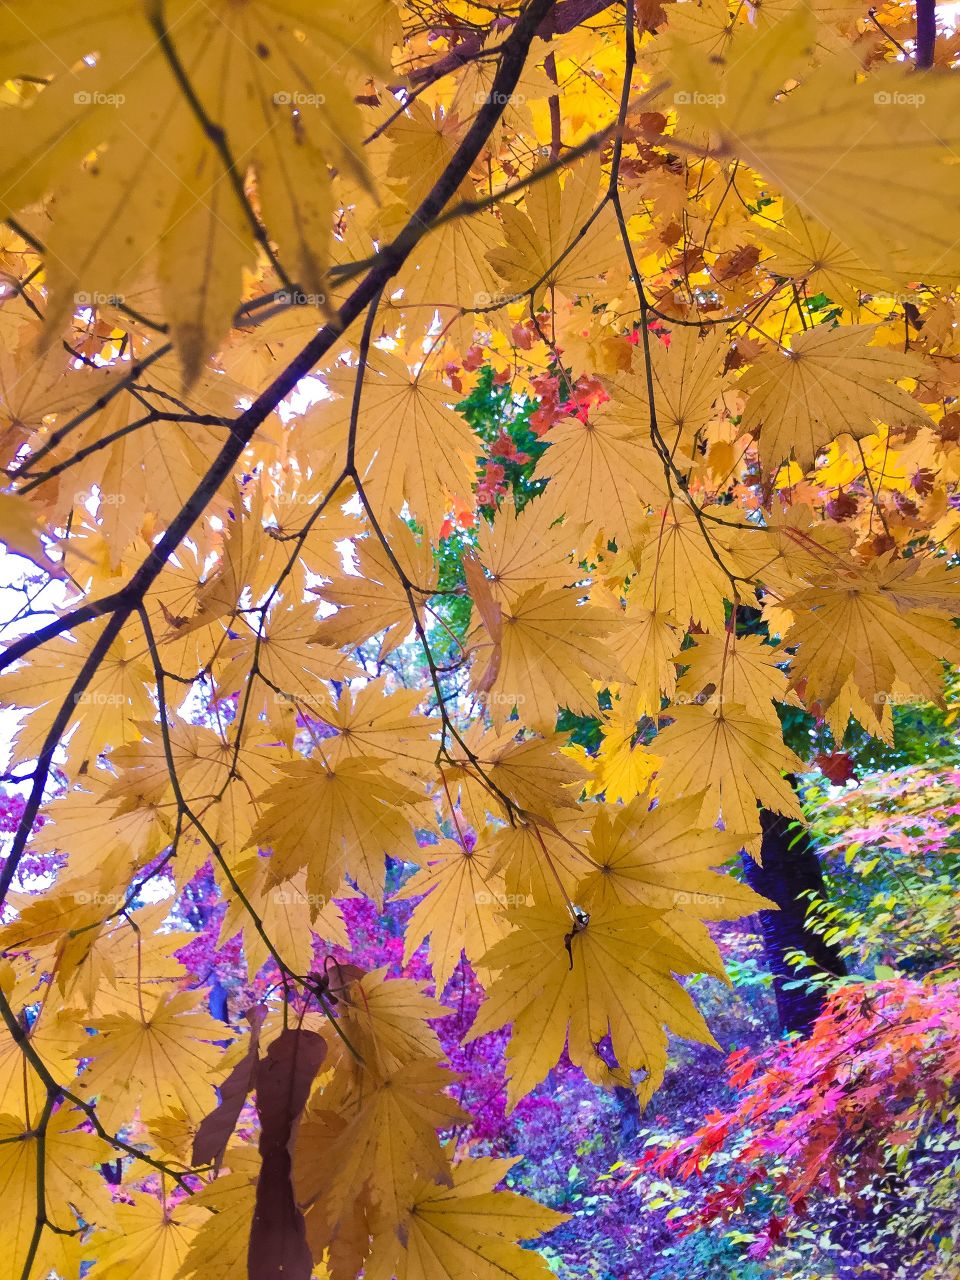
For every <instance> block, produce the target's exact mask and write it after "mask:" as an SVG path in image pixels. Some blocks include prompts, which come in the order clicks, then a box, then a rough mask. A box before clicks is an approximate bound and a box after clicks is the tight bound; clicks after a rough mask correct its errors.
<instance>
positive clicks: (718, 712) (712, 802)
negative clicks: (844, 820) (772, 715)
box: [656, 702, 803, 848]
mask: <svg viewBox="0 0 960 1280" xmlns="http://www.w3.org/2000/svg"><path fill="white" fill-rule="evenodd" d="M670 715H671V717H672V723H671V724H669V725H668V726H667V727H666V728H665V729H662V730H661V731H660V733H658V734H657V738H656V750H657V754H658V755H659V756H660V758H661V760H662V762H663V763H662V766H661V769H660V773H659V774H658V776H657V782H658V786H659V790H660V794H661V796H662V797H663V799H664V800H677V799H681V798H682V797H684V796H688V795H690V794H692V793H700V792H702V793H703V798H702V801H701V805H700V817H699V822H698V825H699V826H703V827H706V826H709V825H711V824H713V823H714V822H716V821H717V819H718V818H721V817H722V819H723V824H724V826H725V827H726V828H727V829H728V830H729V831H732V832H737V833H739V834H740V835H741V837H750V841H749V844H748V847H750V848H752V847H754V845H755V843H756V841H757V840H758V839H759V834H760V818H759V814H758V811H757V804H758V802H759V803H760V804H762V805H763V806H764V807H765V808H767V809H773V810H774V811H775V812H776V813H783V814H786V815H787V816H788V817H791V818H795V819H796V820H797V821H802V820H803V814H802V813H801V811H800V805H799V803H798V801H797V797H796V795H795V794H794V791H793V788H792V787H791V786H790V784H789V782H787V781H785V779H784V777H783V774H785V773H797V772H802V770H803V762H802V761H801V760H800V759H799V758H798V757H797V756H796V755H795V754H794V753H793V752H792V751H790V750H789V749H788V748H787V747H786V746H784V743H783V738H782V736H781V732H780V727H779V724H778V723H777V722H776V720H774V722H773V723H771V722H770V721H769V720H757V719H756V718H755V717H754V716H751V715H749V714H748V713H747V712H746V711H745V710H744V708H743V707H739V706H737V705H736V704H735V703H718V702H714V703H713V704H712V705H706V704H697V703H693V704H690V705H688V706H681V707H671V708H670ZM704 788H706V789H705V790H704Z"/></svg>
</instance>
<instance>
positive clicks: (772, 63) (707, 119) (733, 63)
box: [670, 5, 958, 279]
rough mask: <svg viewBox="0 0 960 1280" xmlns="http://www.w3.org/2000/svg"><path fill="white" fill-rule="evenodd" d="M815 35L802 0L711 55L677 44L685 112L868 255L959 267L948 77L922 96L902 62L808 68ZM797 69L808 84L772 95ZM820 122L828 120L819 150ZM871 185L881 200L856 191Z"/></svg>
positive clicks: (726, 150) (719, 146) (909, 272)
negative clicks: (858, 78) (867, 71)
mask: <svg viewBox="0 0 960 1280" xmlns="http://www.w3.org/2000/svg"><path fill="white" fill-rule="evenodd" d="M814 32H815V24H814V22H813V21H812V17H811V15H810V12H809V10H808V9H806V7H805V6H803V5H797V6H795V7H794V8H793V9H792V11H791V12H790V13H789V14H788V15H787V16H786V17H785V18H784V19H783V20H782V21H781V22H779V23H773V24H770V25H768V26H766V27H765V28H764V29H763V30H762V31H752V30H750V29H749V28H743V27H740V28H738V29H737V36H736V38H735V39H733V40H730V41H728V42H727V43H726V46H725V48H724V49H723V50H722V52H720V53H718V54H716V55H714V56H713V57H710V56H708V55H707V54H706V51H704V50H702V49H697V50H693V49H692V48H690V47H689V46H686V47H685V46H684V45H683V44H682V42H677V43H675V44H674V45H673V46H672V48H671V51H670V56H671V59H672V61H673V65H674V72H675V76H676V83H678V84H682V85H683V86H684V91H685V93H686V95H687V103H688V105H687V106H686V107H685V109H684V114H685V115H687V116H688V117H689V119H690V120H691V121H692V122H695V123H696V124H697V125H698V126H699V127H700V128H702V129H704V130H706V131H709V132H711V133H712V134H713V135H714V139H715V141H714V144H713V148H712V150H713V154H714V155H717V156H735V157H738V158H739V159H740V160H741V161H743V162H744V163H745V164H747V165H749V166H750V167H751V168H753V169H755V170H756V171H757V172H758V173H760V174H762V175H763V176H764V177H766V178H768V179H770V180H771V181H772V182H773V183H774V185H775V186H776V187H778V188H779V189H780V190H781V191H783V192H784V193H785V194H787V195H788V196H790V198H791V199H793V200H794V201H795V202H796V203H797V204H799V205H801V206H802V207H804V208H805V209H807V210H808V211H809V212H810V213H812V214H813V215H814V217H816V218H817V219H819V221H820V222H822V223H823V224H824V226H826V227H828V228H829V229H830V230H832V231H834V232H835V233H836V235H837V236H838V237H839V238H840V240H841V241H843V243H844V244H846V245H848V246H849V247H850V249H852V250H853V251H854V252H855V253H856V254H857V255H858V256H859V257H860V258H861V259H863V260H864V261H875V260H876V259H877V258H878V257H881V256H883V257H886V258H887V260H888V263H889V265H890V267H892V268H893V269H895V270H897V273H898V275H899V274H900V273H903V275H904V276H905V277H907V278H910V279H917V278H922V277H924V276H926V275H928V274H929V275H931V276H933V277H934V278H936V276H937V274H938V272H939V273H940V275H941V278H942V277H943V276H948V277H949V276H952V275H954V274H955V272H956V270H957V258H956V244H955V241H954V239H953V237H952V236H951V234H950V230H949V228H950V216H949V212H948V211H949V209H950V208H952V202H953V201H954V200H955V197H956V194H957V189H956V187H955V185H954V184H955V183H956V182H957V180H958V175H957V174H956V172H955V170H954V166H952V165H951V164H949V163H947V162H946V157H947V156H949V154H950V149H951V146H952V145H953V142H954V140H955V139H956V129H957V120H956V115H955V113H954V112H953V111H952V104H951V96H952V92H951V91H952V85H951V84H950V83H949V81H948V78H947V77H942V78H941V77H939V76H933V77H930V78H929V79H928V83H927V84H926V85H925V86H924V92H923V95H922V96H923V102H922V103H919V102H916V101H915V98H916V94H915V92H914V89H913V86H912V81H911V79H910V71H909V70H908V69H907V68H905V67H896V68H895V67H892V66H891V67H888V68H881V69H879V70H877V71H875V72H874V73H873V74H871V75H870V76H869V77H868V78H867V79H865V80H864V81H862V82H854V81H851V79H850V77H849V76H848V74H847V64H846V61H845V59H844V58H842V57H840V58H831V59H827V60H826V61H825V63H824V65H822V66H821V67H820V69H819V70H818V71H817V72H815V73H814V74H810V75H807V74H806V72H807V70H808V67H809V54H810V52H811V51H812V46H813V43H814ZM798 73H799V74H800V75H801V76H802V77H803V83H801V85H800V87H799V88H797V89H796V90H795V91H794V92H792V93H790V94H788V95H786V98H785V100H783V101H774V99H775V98H776V96H777V95H778V94H779V93H780V92H781V90H782V89H783V86H784V84H785V83H786V82H788V81H789V80H790V79H796V77H797V75H798ZM891 104H897V109H895V110H890V109H889V108H890V106H891ZM814 120H818V121H823V120H829V122H830V125H829V129H827V130H826V131H825V132H824V131H822V130H821V131H820V132H819V133H818V136H817V139H816V145H814V146H811V139H810V128H811V122H812V121H814ZM838 151H842V154H843V163H842V164H838V163H837V159H836V157H837V154H838ZM918 184H922V196H921V198H920V200H919V203H918V199H917V196H916V191H917V190H918V189H921V188H920V187H919V185H918ZM866 190H870V191H874V192H876V193H878V198H877V199H876V200H874V201H872V202H864V201H863V200H861V199H859V195H858V193H860V192H863V191H866ZM880 193H882V195H881V194H880ZM918 218H919V219H920V220H921V221H922V226H923V231H922V233H920V232H918V230H917V219H918ZM881 246H882V247H883V248H882V250H881Z"/></svg>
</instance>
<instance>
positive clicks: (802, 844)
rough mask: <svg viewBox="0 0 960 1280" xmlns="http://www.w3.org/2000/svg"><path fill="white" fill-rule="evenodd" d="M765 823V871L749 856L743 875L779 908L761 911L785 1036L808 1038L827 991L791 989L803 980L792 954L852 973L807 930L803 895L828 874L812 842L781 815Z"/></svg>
mask: <svg viewBox="0 0 960 1280" xmlns="http://www.w3.org/2000/svg"><path fill="white" fill-rule="evenodd" d="M760 821H761V824H762V827H763V840H762V842H761V846H760V857H761V862H762V865H760V866H758V865H757V863H756V862H754V860H753V859H752V858H751V857H750V856H749V854H746V853H744V855H743V868H744V875H745V877H746V880H747V883H748V884H749V885H750V887H751V889H755V890H756V891H757V893H762V894H763V896H764V897H765V898H769V899H770V900H771V901H772V902H775V903H776V904H777V906H778V907H779V908H780V910H779V911H761V912H759V917H760V929H761V933H762V936H763V945H764V951H765V953H766V961H767V966H768V968H769V970H770V972H771V974H772V975H773V989H774V994H775V996H776V1000H777V1015H778V1017H779V1019H780V1027H781V1030H783V1031H799V1032H800V1033H801V1034H802V1035H809V1033H810V1030H811V1028H812V1027H813V1024H814V1022H815V1021H816V1020H817V1016H818V1015H819V1013H820V1012H821V1010H822V1008H823V1002H824V996H823V991H822V989H820V988H818V987H813V988H808V987H806V986H803V985H798V986H793V987H790V988H789V989H787V984H788V983H791V982H794V981H796V979H797V978H799V977H802V974H801V973H798V972H797V970H795V969H794V968H793V967H792V966H791V965H790V964H789V963H788V961H787V955H788V953H789V952H791V951H802V952H804V953H805V954H806V955H808V956H809V957H810V958H811V960H813V961H814V963H815V964H816V965H817V966H818V967H819V968H820V969H823V970H825V971H826V972H828V973H833V974H837V975H838V976H839V975H843V974H845V973H846V971H847V968H846V965H845V963H844V961H843V957H842V956H841V955H840V953H839V952H838V951H837V949H836V948H835V947H832V946H829V945H828V944H827V943H825V942H824V941H823V939H822V938H820V937H818V936H817V935H816V934H815V933H813V932H811V930H810V929H809V928H808V927H807V907H808V899H807V898H805V897H802V896H801V895H802V894H804V893H805V892H809V891H810V890H814V891H816V892H817V893H822V892H823V890H824V880H823V870H822V868H821V866H820V860H819V858H818V857H817V853H816V850H815V848H814V846H813V842H812V841H811V840H810V837H809V836H808V835H807V833H806V832H805V831H802V830H800V831H798V830H796V829H794V830H790V824H789V819H787V818H784V817H783V815H782V814H779V813H772V812H771V811H770V810H769V809H761V810H760Z"/></svg>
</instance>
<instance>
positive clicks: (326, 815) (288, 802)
mask: <svg viewBox="0 0 960 1280" xmlns="http://www.w3.org/2000/svg"><path fill="white" fill-rule="evenodd" d="M379 764H380V761H379V760H378V759H377V758H376V757H373V756H362V757H358V758H355V759H350V758H344V759H340V760H337V761H335V762H332V763H328V762H327V761H326V760H325V759H324V758H323V757H322V756H320V758H318V759H313V760H291V761H289V762H288V763H286V764H284V765H281V766H280V769H279V772H280V774H281V781H279V782H277V783H275V784H274V785H273V786H272V787H269V788H268V789H267V790H266V791H265V792H264V793H263V795H261V796H260V798H259V799H260V804H261V806H262V816H261V818H260V820H259V821H258V822H257V824H256V826H255V827H254V829H253V832H252V833H251V841H252V842H254V843H256V844H261V845H264V846H268V847H269V848H270V849H272V851H273V856H272V858H271V861H270V878H271V880H272V881H273V882H274V883H276V884H280V883H281V882H282V881H284V880H287V879H289V878H290V877H291V876H293V875H295V874H296V872H298V871H299V870H300V868H301V867H303V866H304V865H306V868H307V890H308V892H309V894H310V895H311V904H312V905H313V904H315V905H316V907H319V905H320V904H321V903H322V902H325V901H326V900H327V899H328V898H331V897H333V895H334V893H335V892H336V890H337V889H338V888H339V887H340V884H341V882H342V880H343V877H344V876H345V875H350V876H353V877H354V878H355V879H356V880H357V881H358V883H359V884H360V885H361V886H362V887H363V888H364V890H365V891H366V892H368V893H370V894H371V895H372V896H374V897H377V898H382V896H383V877H384V864H383V860H384V857H385V856H387V855H388V854H389V855H391V856H392V857H398V856H402V855H403V853H404V852H412V851H413V850H415V849H416V847H417V845H416V841H415V839H414V836H413V831H412V830H411V827H410V819H409V818H408V817H407V816H406V814H405V812H404V808H405V806H409V805H417V804H420V803H421V801H422V797H421V796H420V794H419V793H418V792H416V791H412V790H411V789H410V788H409V787H407V786H404V785H403V784H402V783H400V782H396V781H394V780H392V779H390V778H388V777H386V776H385V775H384V773H383V771H382V770H381V769H380V768H379ZM411 816H412V815H411Z"/></svg>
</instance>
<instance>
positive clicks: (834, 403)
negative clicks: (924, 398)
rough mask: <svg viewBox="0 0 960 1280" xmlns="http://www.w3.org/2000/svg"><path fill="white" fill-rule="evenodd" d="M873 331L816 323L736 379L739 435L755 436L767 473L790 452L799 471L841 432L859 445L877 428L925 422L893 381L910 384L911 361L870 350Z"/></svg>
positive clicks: (916, 369) (914, 372)
mask: <svg viewBox="0 0 960 1280" xmlns="http://www.w3.org/2000/svg"><path fill="white" fill-rule="evenodd" d="M874 333H876V326H874V325H847V326H844V327H841V328H837V329H833V328H830V327H829V326H828V325H820V326H818V327H817V328H815V329H807V330H806V332H804V333H798V334H794V336H793V337H792V339H791V340H790V350H789V351H783V352H776V351H775V352H770V353H766V354H764V355H761V356H759V357H758V359H757V360H756V361H755V362H754V364H753V365H752V366H751V367H750V369H748V371H747V372H746V373H745V374H744V376H743V378H742V379H741V386H742V387H744V388H746V389H747V391H748V392H749V394H748V396H747V404H746V408H745V410H744V415H743V425H744V427H745V429H746V430H748V431H751V432H753V434H754V435H756V436H758V437H759V440H760V452H761V454H762V455H763V458H764V462H765V464H766V465H767V467H775V466H777V465H778V464H779V463H780V462H782V461H783V460H784V459H785V458H787V457H789V456H790V453H791V452H793V454H794V455H795V456H796V459H797V462H798V463H799V464H800V465H801V467H809V466H811V465H812V464H813V461H814V459H815V458H816V456H817V454H818V452H819V451H820V449H822V448H823V446H824V445H825V444H827V443H828V442H829V441H830V440H833V439H834V438H835V437H836V436H838V435H841V434H847V435H851V436H853V437H854V438H855V439H859V438H861V437H862V436H865V435H869V434H870V433H871V432H873V431H875V430H876V423H877V422H886V423H889V424H891V425H894V426H899V425H902V424H903V423H908V422H909V423H923V422H929V418H928V416H927V414H926V413H925V412H924V410H923V409H922V408H921V407H920V405H918V404H917V402H916V401H915V400H914V399H913V398H912V397H911V396H910V395H909V393H908V392H906V391H905V390H904V389H903V388H902V387H900V386H898V385H897V380H898V379H903V378H916V377H917V376H918V374H919V373H920V371H921V368H922V366H921V365H920V363H919V361H918V360H917V358H916V357H913V356H909V355H904V354H903V353H902V352H898V351H893V350H891V349H890V348H889V347H884V348H879V347H875V346H871V345H870V339H871V338H872V337H873V335H874Z"/></svg>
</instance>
